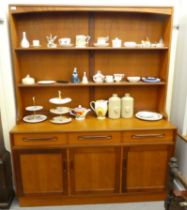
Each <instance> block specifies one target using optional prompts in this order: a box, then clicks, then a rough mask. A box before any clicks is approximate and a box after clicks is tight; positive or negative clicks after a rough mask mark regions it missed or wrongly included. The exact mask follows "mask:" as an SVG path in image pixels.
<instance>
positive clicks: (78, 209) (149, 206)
mask: <svg viewBox="0 0 187 210" xmlns="http://www.w3.org/2000/svg"><path fill="white" fill-rule="evenodd" d="M18 209H20V210H24V209H25V210H31V209H32V210H44V209H45V210H164V203H163V202H141V203H125V204H95V205H72V206H48V207H32V208H31V207H21V208H20V207H19V205H18V202H17V201H16V200H14V201H13V203H12V206H11V208H10V210H18Z"/></svg>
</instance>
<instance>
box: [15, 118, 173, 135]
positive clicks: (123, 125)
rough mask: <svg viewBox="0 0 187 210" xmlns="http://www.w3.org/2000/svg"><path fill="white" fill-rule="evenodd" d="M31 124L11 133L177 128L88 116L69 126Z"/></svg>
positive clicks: (163, 123) (161, 122) (19, 125)
mask: <svg viewBox="0 0 187 210" xmlns="http://www.w3.org/2000/svg"><path fill="white" fill-rule="evenodd" d="M49 120H50V119H48V120H46V121H45V122H41V123H36V124H31V123H24V122H20V123H19V124H18V125H16V126H15V127H14V128H13V129H12V131H11V132H13V133H24V132H26V133H27V132H30V131H32V133H35V132H36V133H37V132H39V131H40V132H48V133H50V132H80V131H128V130H130V131H131V130H144V129H145V128H146V129H147V130H158V129H175V126H174V125H172V124H171V123H170V122H168V121H166V120H164V119H163V120H159V121H154V122H149V121H144V120H139V119H137V118H135V117H134V118H131V119H123V118H120V119H117V120H113V119H109V118H106V119H105V120H98V119H97V118H96V117H92V116H88V117H87V118H86V119H85V120H84V121H82V122H79V121H77V120H73V121H72V122H71V123H68V124H61V125H57V124H53V123H51V122H49Z"/></svg>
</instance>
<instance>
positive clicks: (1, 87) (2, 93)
mask: <svg viewBox="0 0 187 210" xmlns="http://www.w3.org/2000/svg"><path fill="white" fill-rule="evenodd" d="M38 2H39V4H42V3H43V4H62V5H67V4H68V5H73V4H75V1H74V0H53V1H52V0H40V1H38V0H30V1H29V4H38ZM179 2H180V1H177V0H157V1H154V2H153V1H150V0H118V1H116V0H95V1H94V5H123V6H126V5H132V6H174V7H175V18H174V22H175V23H177V22H178V21H177V20H178V15H177V14H178V13H177V10H178V3H179ZM21 3H22V4H25V0H6V1H0V14H1V15H0V17H2V18H3V19H4V24H1V25H0V31H1V39H0V111H1V113H2V122H3V131H4V132H3V133H4V139H5V145H6V147H7V149H9V131H10V129H11V128H12V127H13V126H14V125H15V115H16V114H15V98H14V91H13V85H12V84H13V82H12V73H11V57H10V47H9V38H8V37H9V35H8V21H7V11H8V4H21ZM91 4H92V3H91V2H90V1H88V0H76V5H91ZM176 39H177V31H175V30H174V33H173V41H172V51H171V54H172V59H171V63H170V75H169V88H168V89H169V92H168V97H167V112H168V114H170V105H171V94H172V91H171V90H172V88H171V87H172V82H173V72H174V60H175V59H174V57H175V47H176Z"/></svg>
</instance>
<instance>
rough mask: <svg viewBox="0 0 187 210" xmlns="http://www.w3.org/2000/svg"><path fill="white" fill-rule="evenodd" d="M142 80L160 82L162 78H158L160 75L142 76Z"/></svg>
mask: <svg viewBox="0 0 187 210" xmlns="http://www.w3.org/2000/svg"><path fill="white" fill-rule="evenodd" d="M142 81H144V82H160V78H158V77H142Z"/></svg>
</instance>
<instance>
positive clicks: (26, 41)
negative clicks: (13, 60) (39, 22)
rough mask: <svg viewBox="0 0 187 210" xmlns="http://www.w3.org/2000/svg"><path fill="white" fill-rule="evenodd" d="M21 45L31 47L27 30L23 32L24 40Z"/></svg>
mask: <svg viewBox="0 0 187 210" xmlns="http://www.w3.org/2000/svg"><path fill="white" fill-rule="evenodd" d="M20 45H21V47H22V48H29V46H30V43H29V41H28V39H27V35H26V32H23V35H22V40H21V43H20Z"/></svg>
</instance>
